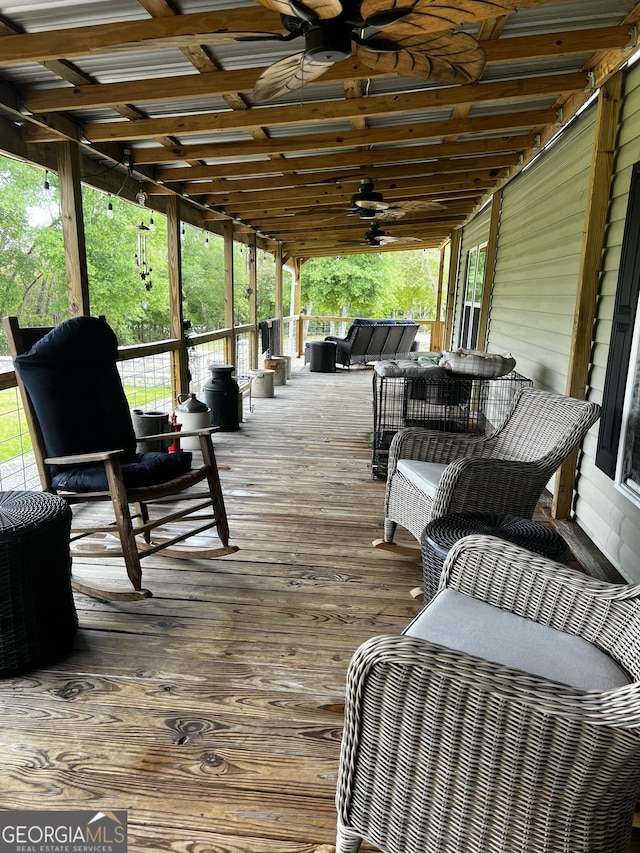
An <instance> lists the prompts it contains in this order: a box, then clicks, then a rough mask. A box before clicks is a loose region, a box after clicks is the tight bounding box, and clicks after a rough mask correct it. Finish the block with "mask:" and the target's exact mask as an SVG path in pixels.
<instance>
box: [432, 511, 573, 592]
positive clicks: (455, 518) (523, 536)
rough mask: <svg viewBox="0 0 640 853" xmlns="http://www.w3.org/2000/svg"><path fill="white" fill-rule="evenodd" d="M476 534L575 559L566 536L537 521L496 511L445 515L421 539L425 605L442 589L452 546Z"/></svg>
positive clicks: (565, 560)
mask: <svg viewBox="0 0 640 853" xmlns="http://www.w3.org/2000/svg"><path fill="white" fill-rule="evenodd" d="M472 534H480V535H482V536H497V537H498V538H499V539H504V540H506V541H507V542H512V543H513V544H514V545H519V546H520V547H521V548H526V549H527V550H528V551H533V552H535V553H536V554H540V555H541V556H543V557H547V558H548V559H550V560H555V562H556V563H564V564H565V565H568V564H569V561H570V560H571V551H570V550H569V547H568V545H567V543H566V542H565V541H564V539H563V538H562V536H560V534H559V533H556V531H555V530H552V529H551V528H550V527H547V526H546V525H545V524H540V523H539V522H537V521H531V519H528V518H520V517H519V516H516V515H502V514H500V513H495V512H469V513H461V514H459V515H445V516H443V517H442V518H436V519H435V520H434V521H430V522H429V524H427V526H426V527H425V529H424V531H423V533H422V538H421V540H420V544H421V548H422V582H423V586H424V603H425V604H426V603H427V602H429V601H430V600H431V599H432V598H433V596H434V595H435V594H436V592H437V590H438V583H439V581H440V574H441V573H442V567H443V565H444V561H445V558H446V556H447V554H448V553H449V551H450V550H451V548H452V547H453V546H454V545H455V543H456V542H457V541H458V540H459V539H462V538H463V537H464V536H471V535H472Z"/></svg>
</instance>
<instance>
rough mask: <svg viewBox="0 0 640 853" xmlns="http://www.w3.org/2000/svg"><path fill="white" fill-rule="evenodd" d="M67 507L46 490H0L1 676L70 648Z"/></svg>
mask: <svg viewBox="0 0 640 853" xmlns="http://www.w3.org/2000/svg"><path fill="white" fill-rule="evenodd" d="M70 530H71V508H70V507H69V505H68V504H67V503H66V501H63V500H62V498H59V497H57V496H56V495H50V494H47V493H46V492H18V491H10V492H9V491H7V492H0V675H10V674H13V673H18V672H23V671H25V670H28V669H35V668H36V667H40V666H45V665H47V664H50V663H53V662H55V661H56V660H58V659H59V658H61V657H62V656H63V655H65V654H66V653H68V652H69V651H70V650H71V646H72V644H73V638H74V637H75V634H76V631H77V629H78V618H77V616H76V609H75V605H74V602H73V594H72V592H71V559H70V556H69V535H70Z"/></svg>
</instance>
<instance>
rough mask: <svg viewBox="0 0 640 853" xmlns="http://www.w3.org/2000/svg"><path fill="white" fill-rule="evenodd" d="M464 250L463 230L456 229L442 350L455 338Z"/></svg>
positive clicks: (450, 265) (451, 257)
mask: <svg viewBox="0 0 640 853" xmlns="http://www.w3.org/2000/svg"><path fill="white" fill-rule="evenodd" d="M461 248H462V229H460V228H456V229H455V230H454V232H453V234H452V235H451V254H450V256H449V284H448V287H447V307H446V311H445V320H444V335H443V339H442V349H447V348H448V347H450V346H451V339H452V337H453V313H454V309H455V304H456V291H457V289H458V270H459V268H460V249H461Z"/></svg>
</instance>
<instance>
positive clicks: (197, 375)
mask: <svg viewBox="0 0 640 853" xmlns="http://www.w3.org/2000/svg"><path fill="white" fill-rule="evenodd" d="M352 320H353V318H351V317H331V316H310V315H304V314H302V315H295V316H289V317H284V318H282V320H281V325H280V349H281V352H280V353H277V354H278V355H291V356H294V357H296V356H297V357H301V356H302V355H303V354H304V345H305V341H306V340H318V339H321V338H323V337H324V336H325V335H328V334H332V335H340V336H341V335H344V334H346V330H347V328H348V327H349V324H350V323H351V322H352ZM269 322H274V321H269ZM418 322H419V324H420V326H421V330H420V332H419V333H418V338H417V340H418V344H419V349H421V350H428V349H431V348H433V349H436V348H437V347H435V346H433V342H434V339H436V341H437V338H438V334H439V330H438V327H439V326H441V325H442V324H438V323H436V322H435V321H432V320H425V321H418ZM185 343H186V353H187V359H188V372H189V391H190V392H192V393H195V394H198V395H201V394H202V389H203V387H204V384H205V382H206V381H207V379H208V378H209V377H210V373H209V370H208V367H209V364H212V363H214V364H233V365H235V368H236V370H235V372H236V376H237V377H239V378H243V377H247V376H248V375H249V370H250V369H251V368H254V367H260V366H262V363H263V361H264V354H263V353H262V352H261V345H260V343H259V335H258V330H257V328H256V327H254V326H252V325H248V324H247V325H244V326H237V327H235V328H234V329H218V330H216V331H214V332H204V333H201V334H197V335H192V336H189V337H188V338H187V340H186V342H183V341H180V340H177V339H173V338H170V339H166V340H163V341H155V342H153V343H147V344H134V345H132V346H123V347H120V349H119V370H120V374H121V376H122V381H123V385H124V388H125V392H126V395H127V399H128V401H129V404H130V406H131V408H132V409H142V411H146V412H148V411H164V412H167V411H171V410H172V409H173V408H174V406H175V405H176V397H175V394H176V393H177V392H176V390H175V388H176V379H175V377H174V370H175V367H174V364H175V357H176V355H177V354H178V353H179V352H180V350H181V349H183V348H184V347H185ZM275 354H276V353H271V355H275ZM8 489H19V490H39V489H40V481H39V478H38V472H37V470H36V466H35V462H34V460H33V454H32V452H31V439H30V437H29V431H28V428H27V423H26V419H25V417H24V412H23V410H22V402H21V400H20V394H19V393H18V388H17V382H16V376H15V372H14V370H13V368H12V365H11V359H10V358H8V357H4V358H3V359H2V361H1V362H0V490H2V491H6V490H8Z"/></svg>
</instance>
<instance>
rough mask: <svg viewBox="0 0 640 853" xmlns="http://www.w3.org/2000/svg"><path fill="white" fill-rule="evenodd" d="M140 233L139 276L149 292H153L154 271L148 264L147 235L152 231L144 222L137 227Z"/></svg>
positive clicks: (138, 248) (136, 256)
mask: <svg viewBox="0 0 640 853" xmlns="http://www.w3.org/2000/svg"><path fill="white" fill-rule="evenodd" d="M136 228H137V231H138V246H137V250H136V254H135V263H136V269H137V271H138V275H139V276H140V278H141V279H142V282H143V284H144V286H145V288H146V289H147V290H151V288H152V287H153V282H152V281H151V273H152V272H153V270H152V269H151V267H150V266H149V264H148V262H147V234H148V233H149V231H150V229H149V227H148V226H147V225H145V224H144V222H141V223H140V225H138V226H136Z"/></svg>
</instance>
